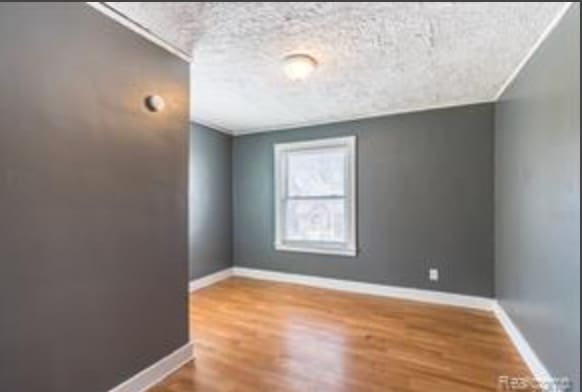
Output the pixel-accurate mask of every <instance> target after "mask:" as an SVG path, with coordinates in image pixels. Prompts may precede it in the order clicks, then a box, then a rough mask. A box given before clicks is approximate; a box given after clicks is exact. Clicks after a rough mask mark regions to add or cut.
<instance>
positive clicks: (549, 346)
mask: <svg viewBox="0 0 582 392" xmlns="http://www.w3.org/2000/svg"><path fill="white" fill-rule="evenodd" d="M495 119H496V120H495V123H496V144H495V146H496V157H495V164H496V171H495V174H496V180H495V189H496V192H495V207H496V214H495V217H496V226H495V228H496V236H495V239H496V241H495V242H496V252H495V255H496V275H495V282H496V292H497V296H498V297H499V300H500V301H501V304H502V306H503V307H504V308H505V310H506V311H507V312H508V314H509V316H510V317H511V318H512V319H513V321H514V322H515V323H516V325H517V326H518V328H519V329H520V330H521V332H522V333H523V334H524V335H525V337H526V338H527V340H528V341H529V343H530V344H531V345H532V346H533V349H534V350H535V351H536V353H537V354H538V356H539V357H540V358H541V360H542V361H543V362H544V363H545V365H546V366H548V367H549V370H550V372H552V373H553V375H554V376H556V377H564V376H568V377H571V378H572V379H574V380H575V382H576V387H575V389H574V390H575V391H580V5H579V4H576V5H574V6H573V7H572V8H571V10H570V11H568V13H567V15H566V16H565V17H564V19H563V20H562V22H561V23H560V24H559V25H558V26H557V27H556V29H555V30H554V31H553V32H552V33H551V35H550V36H549V37H548V39H547V40H546V41H545V42H544V43H543V44H542V46H541V47H540V48H539V49H538V51H537V52H536V53H535V55H534V56H533V57H532V58H531V60H530V61H529V63H528V64H527V65H526V66H525V68H524V69H523V70H522V71H521V73H520V74H519V75H518V77H517V78H516V79H515V81H514V82H513V84H512V85H511V86H510V87H509V89H508V90H507V91H506V92H505V93H504V94H503V96H502V98H501V100H500V102H499V103H498V104H497V105H496V116H495Z"/></svg>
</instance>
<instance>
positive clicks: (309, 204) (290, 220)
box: [285, 199, 346, 242]
mask: <svg viewBox="0 0 582 392" xmlns="http://www.w3.org/2000/svg"><path fill="white" fill-rule="evenodd" d="M285 214H286V219H285V233H286V236H285V239H286V240H287V241H309V242H345V241H346V227H345V219H344V218H345V201H344V200H341V199H331V200H288V201H287V203H286V211H285Z"/></svg>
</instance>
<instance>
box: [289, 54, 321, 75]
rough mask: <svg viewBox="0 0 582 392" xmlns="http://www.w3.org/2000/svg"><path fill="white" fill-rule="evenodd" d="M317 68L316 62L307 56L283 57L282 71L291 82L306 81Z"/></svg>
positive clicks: (293, 55)
mask: <svg viewBox="0 0 582 392" xmlns="http://www.w3.org/2000/svg"><path fill="white" fill-rule="evenodd" d="M315 68H317V60H315V59H314V58H313V57H311V56H309V55H307V54H302V53H298V54H292V55H290V56H287V57H285V59H284V61H283V69H284V71H285V74H286V75H287V77H288V78H289V79H291V80H293V81H301V80H305V79H307V77H308V76H309V75H311V74H312V73H313V71H315Z"/></svg>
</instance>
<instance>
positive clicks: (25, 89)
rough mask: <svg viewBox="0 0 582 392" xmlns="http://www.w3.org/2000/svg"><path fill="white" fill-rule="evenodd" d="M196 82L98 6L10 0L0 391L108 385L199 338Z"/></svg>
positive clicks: (0, 151)
mask: <svg viewBox="0 0 582 392" xmlns="http://www.w3.org/2000/svg"><path fill="white" fill-rule="evenodd" d="M188 80H189V78H188V65H187V64H186V63H184V62H183V61H181V60H179V59H177V58H175V57H174V56H172V55H170V54H168V53H167V52H165V51H164V50H163V49H160V48H158V47H157V46H156V45H153V44H151V43H150V42H148V41H146V40H144V39H143V38H141V37H139V36H137V35H136V34H134V33H132V32H130V31H129V30H127V29H126V28H125V27H122V26H120V25H118V24H117V23H115V22H113V21H111V20H110V19H109V18H107V17H105V16H103V15H101V14H100V13H98V12H97V11H95V10H93V9H91V8H90V7H88V6H87V5H85V4H82V3H68V4H40V3H36V4H20V5H15V4H6V3H2V4H0V390H2V391H26V392H36V391H38V392H52V391H54V392H63V391H83V392H103V391H106V390H108V389H109V388H111V387H113V386H115V385H117V384H119V383H120V382H122V381H123V380H125V379H127V378H128V377H130V376H132V375H133V374H135V373H136V372H138V371H140V370H142V369H143V368H145V367H146V366H149V365H151V364H152V363H154V362H156V361H158V360H159V359H161V358H162V357H164V356H166V355H167V354H169V353H170V352H172V351H173V350H175V349H177V348H179V347H181V346H182V345H184V344H186V343H187V342H188V320H187V275H188V261H187V211H186V206H187V182H186V181H187V168H188V167H187V134H188ZM152 91H156V92H158V93H159V94H161V95H163V96H164V97H165V98H166V100H167V110H166V111H164V112H163V113H160V114H155V115H154V114H150V113H148V112H146V111H145V109H144V107H143V99H144V96H145V95H146V94H148V93H150V92H152Z"/></svg>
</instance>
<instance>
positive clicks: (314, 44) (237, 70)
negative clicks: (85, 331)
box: [107, 2, 565, 134]
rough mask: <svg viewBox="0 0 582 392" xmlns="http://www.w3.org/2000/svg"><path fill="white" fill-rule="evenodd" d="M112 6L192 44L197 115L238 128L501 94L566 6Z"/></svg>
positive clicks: (179, 44) (185, 45)
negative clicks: (300, 73) (298, 61)
mask: <svg viewBox="0 0 582 392" xmlns="http://www.w3.org/2000/svg"><path fill="white" fill-rule="evenodd" d="M107 4H108V5H109V6H110V7H113V8H115V9H116V10H118V11H119V12H121V13H123V14H124V15H126V16H127V17H128V18H130V19H132V20H134V21H136V22H137V23H139V24H140V25H142V26H143V27H145V28H147V29H149V30H150V31H152V32H153V33H154V34H156V35H158V36H159V37H161V38H162V39H164V40H165V41H167V42H169V43H171V44H172V45H174V46H175V47H176V48H178V49H181V50H182V51H188V50H191V51H192V53H193V61H192V65H191V71H192V112H191V113H192V119H193V120H194V121H199V122H201V123H204V124H207V125H211V126H214V127H217V128H221V129H224V130H230V131H232V132H234V133H236V134H240V133H247V132H256V131H264V130H274V129H281V128H289V127H294V126H299V125H311V124H319V123H328V122H335V121H343V120H349V119H356V118H363V117H373V116H379V115H384V114H390V113H398V112H407V111H414V110H422V109H427V108H436V107H446V106H452V105H462V104H470V103H476V102H486V101H493V100H495V98H496V95H497V93H498V92H499V90H500V89H501V88H502V87H503V85H504V84H505V82H506V81H507V80H508V78H510V77H511V75H512V74H513V72H514V71H515V69H516V68H517V67H518V65H519V64H520V63H521V62H522V60H523V59H524V58H525V57H526V56H527V54H528V53H529V52H530V51H531V49H532V48H533V47H534V46H535V44H536V42H537V41H538V39H539V38H540V36H541V35H542V34H543V32H544V31H545V30H546V28H547V27H548V26H549V25H550V24H551V22H552V21H553V20H554V19H555V18H556V16H557V15H558V14H559V13H560V11H561V10H562V9H563V7H564V4H565V3H550V2H547V3H539V2H536V3H453V2H450V3H428V2H427V3H392V2H384V3H379V2H369V3H366V2H224V3H223V2H204V3H200V2H198V3H181V2H176V3H143V2H141V3H140V2H138V3H107ZM298 52H299V53H307V54H309V55H311V56H313V57H315V58H316V59H317V60H318V62H319V67H318V68H317V70H316V72H315V73H314V74H313V75H312V76H311V77H310V78H309V79H307V80H305V81H303V82H291V81H290V80H288V79H286V77H285V75H284V73H283V71H282V66H281V61H282V59H283V58H284V57H285V56H286V55H289V54H292V53H298Z"/></svg>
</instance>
